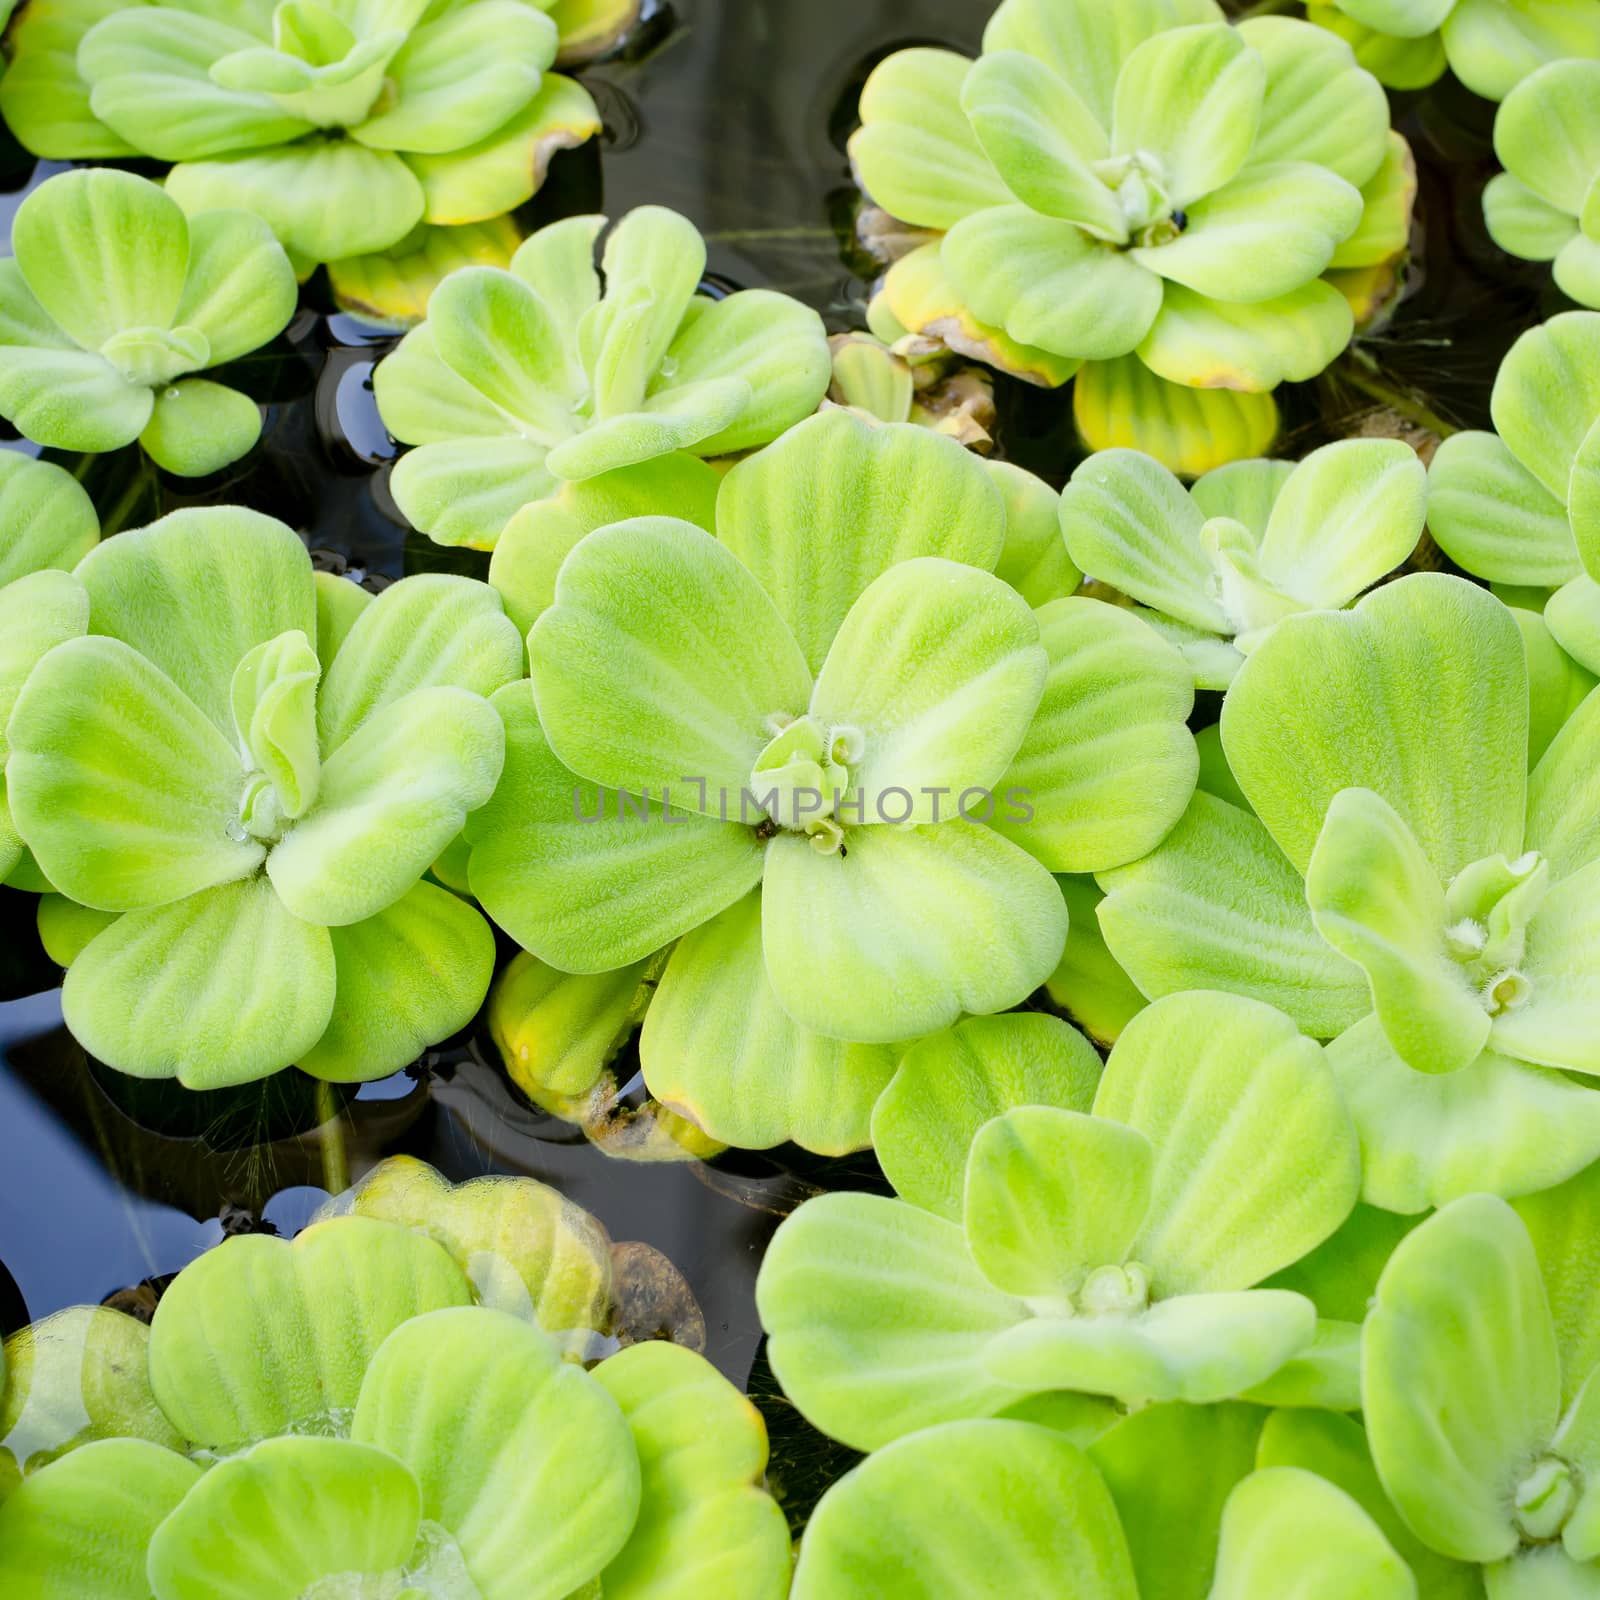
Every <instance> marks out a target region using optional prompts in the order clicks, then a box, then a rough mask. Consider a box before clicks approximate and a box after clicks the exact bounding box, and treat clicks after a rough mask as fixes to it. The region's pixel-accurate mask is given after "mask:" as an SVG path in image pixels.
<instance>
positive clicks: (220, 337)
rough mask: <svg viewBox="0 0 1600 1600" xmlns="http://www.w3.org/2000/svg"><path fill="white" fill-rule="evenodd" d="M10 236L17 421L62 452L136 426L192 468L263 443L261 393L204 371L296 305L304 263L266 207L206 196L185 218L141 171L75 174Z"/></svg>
mask: <svg viewBox="0 0 1600 1600" xmlns="http://www.w3.org/2000/svg"><path fill="white" fill-rule="evenodd" d="M234 198H237V197H234ZM226 199H227V197H224V196H219V197H218V202H219V204H226ZM11 243H12V248H13V250H14V251H15V255H14V256H13V257H12V258H11V259H10V260H6V261H0V415H4V416H5V417H6V418H7V419H8V420H9V421H10V422H11V423H12V424H13V425H14V426H15V427H16V428H17V429H18V431H19V432H21V433H23V434H24V435H26V436H27V437H28V438H30V439H32V440H34V441H35V442H36V443H38V444H43V445H51V446H54V447H55V448H57V449H61V450H83V451H102V450H117V449H120V448H121V447H122V446H123V445H127V444H132V443H133V442H134V440H136V439H137V440H138V441H139V443H140V444H142V445H143V446H144V448H145V450H146V452H147V453H148V454H149V455H150V457H151V458H152V459H153V460H154V461H155V462H156V463H157V464H158V465H160V466H163V467H165V468H166V469H167V470H168V471H169V472H176V473H179V474H181V475H182V476H184V477H199V476H201V475H203V474H205V473H208V472H215V471H217V470H218V469H219V468H221V467H225V466H227V465H228V464H229V463H230V462H232V461H236V460H238V458H239V457H240V456H242V455H243V454H244V453H245V452H246V451H247V450H249V449H250V448H251V446H253V445H254V444H255V442H256V440H257V439H258V438H259V437H260V434H261V413H260V411H259V409H258V408H257V406H256V404H255V402H254V401H253V400H251V399H250V398H249V397H248V396H246V395H243V394H240V393H239V391H238V390H236V389H231V388H229V387H228V386H227V385H226V384H223V383H218V382H216V381H215V380H214V379H211V378H205V377H199V376H196V374H198V373H202V372H206V371H209V370H210V369H212V368H215V367H220V366H222V365H224V364H225V363H227V362H231V361H235V360H237V359H238V358H240V357H241V356H246V355H248V354H249V353H250V352H251V351H252V350H255V349H258V348H259V347H260V346H261V345H263V344H265V343H267V341H268V340H270V339H273V338H275V337H276V336H277V335H278V334H279V333H281V332H282V331H283V329H284V328H285V327H286V326H287V325H288V322H289V319H290V317H292V316H293V315H294V308H295V303H296V299H297V293H298V291H297V290H296V287H295V278H294V270H293V268H291V267H290V265H289V260H288V257H287V256H286V255H285V254H284V252H283V249H282V247H281V246H280V245H279V244H278V242H277V240H276V239H274V238H273V236H272V231H271V229H270V228H268V227H267V226H266V224H265V223H263V222H262V221H261V220H260V219H259V218H258V217H254V216H251V215H250V214H249V213H248V212H247V211H241V210H231V209H229V210H222V209H218V210H211V209H208V208H202V209H199V210H198V211H197V212H196V214H194V215H191V216H189V217H187V218H186V217H185V215H184V212H183V209H182V208H181V207H180V206H179V205H178V204H177V202H176V201H174V200H173V199H172V197H171V196H170V195H168V194H166V193H164V192H163V191H162V190H161V189H160V188H158V187H157V186H156V185H155V184H153V183H148V182H146V181H145V179H143V178H138V177H135V176H134V175H133V174H132V173H128V172H114V171H110V170H93V171H81V172H66V173H61V174H60V175H58V176H57V177H54V178H51V179H49V180H48V181H47V182H45V183H43V184H41V185H40V186H39V188H38V189H36V190H35V191H34V192H33V193H32V194H30V195H29V196H28V198H27V199H26V200H24V201H23V202H22V204H21V205H20V206H19V207H18V208H17V215H16V220H15V222H14V224H13V227H12V236H11Z"/></svg>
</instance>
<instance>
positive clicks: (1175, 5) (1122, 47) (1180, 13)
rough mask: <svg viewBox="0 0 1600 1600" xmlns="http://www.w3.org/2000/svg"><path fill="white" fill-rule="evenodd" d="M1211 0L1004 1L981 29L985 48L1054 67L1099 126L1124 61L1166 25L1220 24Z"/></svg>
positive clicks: (1106, 118) (1107, 115) (1105, 120)
mask: <svg viewBox="0 0 1600 1600" xmlns="http://www.w3.org/2000/svg"><path fill="white" fill-rule="evenodd" d="M1221 20H1222V12H1221V10H1220V8H1219V7H1218V6H1217V5H1215V4H1214V3H1213V0H1127V3H1125V4H1122V5H1118V6H1114V7H1111V8H1109V9H1108V8H1106V7H1103V6H1100V5H1096V4H1094V3H1093V0H1071V3H1070V4H1066V5H1062V4H1060V3H1059V0H1005V4H1003V5H1002V6H1001V7H1000V8H999V10H997V11H996V12H995V14H994V15H993V16H992V17H991V18H990V19H989V24H988V26H987V28H985V30H984V35H983V48H984V51H985V52H986V53H987V52H991V51H995V50H1024V51H1026V52H1027V53H1028V54H1029V55H1031V56H1037V57H1038V58H1039V59H1040V60H1041V61H1043V62H1044V63H1045V64H1046V65H1048V66H1050V67H1053V68H1054V69H1055V70H1056V71H1057V72H1058V73H1060V75H1061V76H1062V77H1063V78H1064V79H1066V81H1067V82H1068V83H1070V84H1071V85H1072V87H1073V88H1074V89H1075V90H1076V91H1077V92H1078V94H1079V95H1080V96H1081V97H1082V98H1083V100H1084V101H1085V102H1086V103H1087V105H1088V106H1089V109H1090V110H1091V111H1092V112H1094V114H1095V116H1096V117H1097V118H1098V119H1099V121H1100V123H1101V124H1102V126H1104V127H1108V128H1109V127H1110V126H1111V110H1112V98H1113V92H1114V90H1115V88H1116V83H1117V77H1118V75H1119V74H1120V72H1121V71H1122V67H1123V63H1124V62H1125V61H1126V60H1127V59H1128V57H1129V56H1130V55H1132V54H1133V52H1134V51H1135V50H1136V49H1137V48H1138V47H1139V45H1141V44H1142V43H1143V42H1144V41H1145V40H1146V39H1149V38H1151V37H1152V36H1153V35H1155V34H1158V33H1160V32H1161V31H1162V30H1163V29H1166V28H1178V27H1183V26H1185V25H1187V24H1195V23H1202V22H1220V21H1221Z"/></svg>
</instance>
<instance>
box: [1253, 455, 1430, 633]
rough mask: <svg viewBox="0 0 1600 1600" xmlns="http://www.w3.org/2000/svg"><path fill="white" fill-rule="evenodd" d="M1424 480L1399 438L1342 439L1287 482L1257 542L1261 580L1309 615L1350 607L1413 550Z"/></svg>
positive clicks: (1419, 525) (1424, 495) (1417, 536)
mask: <svg viewBox="0 0 1600 1600" xmlns="http://www.w3.org/2000/svg"><path fill="white" fill-rule="evenodd" d="M1427 483H1428V480H1427V474H1426V472H1425V471H1424V470H1423V466H1422V463H1421V462H1420V461H1419V460H1418V459H1417V453H1416V451H1414V450H1413V449H1412V448H1411V446H1410V445H1408V444H1405V443H1403V442H1402V441H1400V440H1398V439H1347V440H1345V441H1343V442H1342V443H1339V444H1331V445H1324V446H1323V448H1322V449H1320V450H1314V451H1312V453H1311V454H1310V455H1308V456H1307V457H1306V458H1305V460H1303V461H1302V462H1301V463H1300V464H1299V465H1298V466H1297V467H1296V468H1295V469H1294V471H1293V472H1292V473H1291V474H1290V475H1289V477H1288V478H1287V479H1286V480H1285V482H1284V484H1283V488H1282V490H1281V492H1280V493H1279V495H1278V498H1277V500H1276V501H1275V503H1274V504H1273V507H1272V514H1271V516H1270V518H1269V519H1268V522H1267V528H1266V533H1265V535H1264V536H1263V538H1262V540H1261V571H1262V575H1263V576H1264V577H1265V578H1266V579H1267V580H1268V581H1269V582H1271V583H1273V584H1274V585H1275V586H1276V587H1278V588H1279V589H1281V590H1283V591H1284V592H1285V593H1287V594H1291V595H1293V596H1294V597H1295V598H1296V599H1297V600H1302V601H1304V602H1305V603H1306V604H1307V605H1308V606H1310V607H1312V608H1313V609H1329V610H1333V609H1336V608H1338V607H1340V606H1344V605H1348V604H1349V603H1350V601H1351V600H1353V599H1354V598H1355V597H1356V596H1357V595H1358V594H1360V593H1361V592H1362V591H1363V590H1364V589H1367V588H1370V587H1371V586H1372V585H1373V584H1374V583H1376V582H1377V581H1378V579H1379V578H1381V577H1383V576H1385V575H1386V574H1387V573H1389V572H1391V571H1393V570H1394V568H1396V567H1398V566H1399V565H1400V564H1401V563H1402V562H1403V561H1404V560H1405V559H1406V557H1407V556H1409V555H1410V554H1411V552H1412V551H1413V550H1414V549H1415V548H1416V546H1417V541H1418V540H1419V539H1420V538H1421V537H1422V527H1423V523H1424V521H1425V520H1426V517H1427Z"/></svg>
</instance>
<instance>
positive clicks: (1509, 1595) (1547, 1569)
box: [1484, 1545, 1597, 1600]
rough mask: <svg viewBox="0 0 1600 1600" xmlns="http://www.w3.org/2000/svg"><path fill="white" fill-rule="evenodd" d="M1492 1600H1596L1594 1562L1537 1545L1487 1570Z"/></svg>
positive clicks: (1487, 1588)
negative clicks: (1582, 1560)
mask: <svg viewBox="0 0 1600 1600" xmlns="http://www.w3.org/2000/svg"><path fill="white" fill-rule="evenodd" d="M1484 1584H1485V1588H1486V1591H1487V1593H1488V1595H1489V1600H1594V1596H1595V1594H1596V1592H1597V1591H1596V1568H1595V1566H1594V1563H1593V1562H1584V1563H1582V1564H1580V1563H1578V1562H1576V1561H1574V1560H1573V1559H1572V1557H1571V1556H1570V1555H1568V1554H1567V1552H1566V1551H1565V1550H1562V1549H1557V1548H1555V1547H1554V1546H1548V1545H1547V1546H1542V1547H1540V1546H1535V1547H1533V1548H1530V1549H1523V1550H1520V1551H1518V1552H1517V1554H1516V1555H1515V1556H1513V1557H1512V1558H1511V1559H1510V1560H1509V1561H1502V1562H1497V1563H1496V1564H1495V1565H1494V1566H1492V1567H1489V1568H1486V1569H1485V1571H1484Z"/></svg>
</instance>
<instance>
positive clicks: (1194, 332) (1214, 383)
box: [1094, 247, 1354, 472]
mask: <svg viewBox="0 0 1600 1600" xmlns="http://www.w3.org/2000/svg"><path fill="white" fill-rule="evenodd" d="M1241 248H1242V247H1241ZM1353 327H1354V318H1353V316H1352V313H1351V310H1350V303H1349V301H1348V300H1346V299H1345V297H1344V296H1343V295H1342V294H1340V293H1339V291H1338V290H1337V289H1335V288H1334V287H1333V285H1332V284H1330V283H1327V282H1325V281H1324V280H1323V279H1320V278H1315V277H1314V278H1312V279H1311V281H1310V282H1307V283H1302V284H1301V285H1300V286H1299V287H1298V288H1296V289H1292V290H1290V291H1289V292H1288V293H1287V294H1281V295H1277V296H1275V297H1273V298H1272V299H1268V300H1261V301H1254V302H1252V303H1250V304H1248V305H1235V304H1232V303H1230V302H1227V301H1224V300H1219V299H1213V298H1211V297H1209V296H1207V295H1204V294H1196V293H1195V292H1194V290H1192V289H1186V288H1185V287H1184V286H1183V285H1182V284H1175V283H1169V284H1168V285H1167V287H1166V290H1165V293H1164V295H1163V298H1162V302H1161V312H1160V315H1158V316H1157V317H1156V319H1155V321H1154V322H1153V323H1152V324H1151V326H1150V331H1149V332H1148V333H1147V334H1146V335H1145V337H1144V338H1143V339H1142V340H1141V341H1140V343H1139V347H1138V353H1139V360H1140V361H1141V362H1142V363H1144V364H1145V365H1146V366H1148V367H1149V368H1150V369H1151V370H1152V371H1153V372H1155V373H1157V374H1159V375H1160V377H1162V378H1165V379H1167V380H1168V385H1171V384H1184V385H1197V386H1198V387H1199V391H1200V393H1199V398H1198V400H1197V401H1191V402H1190V404H1191V405H1194V404H1200V405H1201V406H1202V407H1204V406H1206V405H1209V407H1210V408H1211V409H1212V410H1214V409H1215V407H1216V406H1218V405H1219V404H1222V403H1224V401H1223V398H1222V397H1221V396H1219V394H1218V393H1217V392H1216V391H1217V390H1219V389H1222V390H1227V389H1237V390H1242V391H1244V392H1246V393H1250V394H1268V393H1270V392H1271V391H1272V390H1273V389H1275V388H1277V386H1278V385H1279V384H1280V383H1284V382H1301V381H1303V380H1305V379H1307V378H1314V377H1316V375H1317V374H1318V373H1319V372H1321V371H1322V370H1323V369H1324V368H1325V367H1326V366H1327V365H1328V364H1329V363H1330V362H1331V361H1332V360H1333V359H1334V357H1335V356H1337V355H1338V354H1339V353H1340V352H1341V351H1342V350H1343V349H1344V348H1345V346H1346V345H1347V344H1349V342H1350V334H1351V331H1352V329H1353ZM1165 392H1167V393H1171V392H1172V390H1171V389H1170V387H1168V388H1167V389H1166V390H1165ZM1177 392H1178V393H1179V394H1180V395H1181V394H1182V390H1181V389H1180V390H1178V391H1177ZM1231 403H1232V404H1233V405H1234V406H1237V407H1241V408H1243V410H1244V412H1245V419H1244V420H1245V422H1246V424H1247V426H1248V431H1247V432H1246V435H1245V438H1246V441H1247V442H1246V443H1245V444H1243V445H1240V446H1238V447H1235V448H1234V449H1231V450H1227V451H1220V450H1219V451H1217V453H1216V455H1215V457H1214V458H1213V457H1209V456H1208V457H1206V458H1205V459H1203V460H1201V461H1198V462H1196V464H1195V466H1193V467H1191V466H1189V465H1187V464H1185V463H1184V461H1183V459H1182V458H1179V459H1177V460H1175V459H1174V458H1173V455H1172V452H1171V451H1162V450H1160V449H1158V448H1157V446H1156V445H1155V444H1154V443H1153V442H1148V443H1147V444H1146V447H1147V448H1148V449H1150V451H1151V453H1152V454H1156V455H1159V456H1160V457H1161V459H1162V460H1164V461H1165V462H1166V463H1167V465H1168V466H1175V467H1176V468H1177V470H1179V471H1183V472H1189V471H1193V470H1200V471H1204V470H1208V469H1209V468H1211V467H1213V466H1215V465H1217V464H1218V462H1220V461H1225V460H1232V459H1236V458H1237V457H1238V456H1241V455H1248V454H1249V453H1250V452H1251V451H1252V450H1262V449H1265V448H1267V447H1268V446H1269V445H1270V444H1271V443H1272V438H1273V435H1274V434H1275V433H1276V432H1277V413H1276V411H1275V410H1274V411H1272V412H1271V413H1270V417H1269V419H1268V420H1269V422H1270V425H1262V424H1257V423H1255V422H1254V419H1253V416H1252V414H1251V408H1250V407H1248V406H1247V405H1246V404H1245V402H1242V401H1238V400H1234V401H1232V402H1231ZM1204 421H1205V413H1204V410H1202V416H1201V419H1200V422H1201V424H1202V425H1203V423H1204ZM1094 442H1096V443H1098V442H1099V441H1098V439H1096V440H1095V441H1094ZM1140 442H1142V443H1143V442H1146V441H1144V440H1141V441H1140ZM1213 448H1215V446H1214V444H1213Z"/></svg>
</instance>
